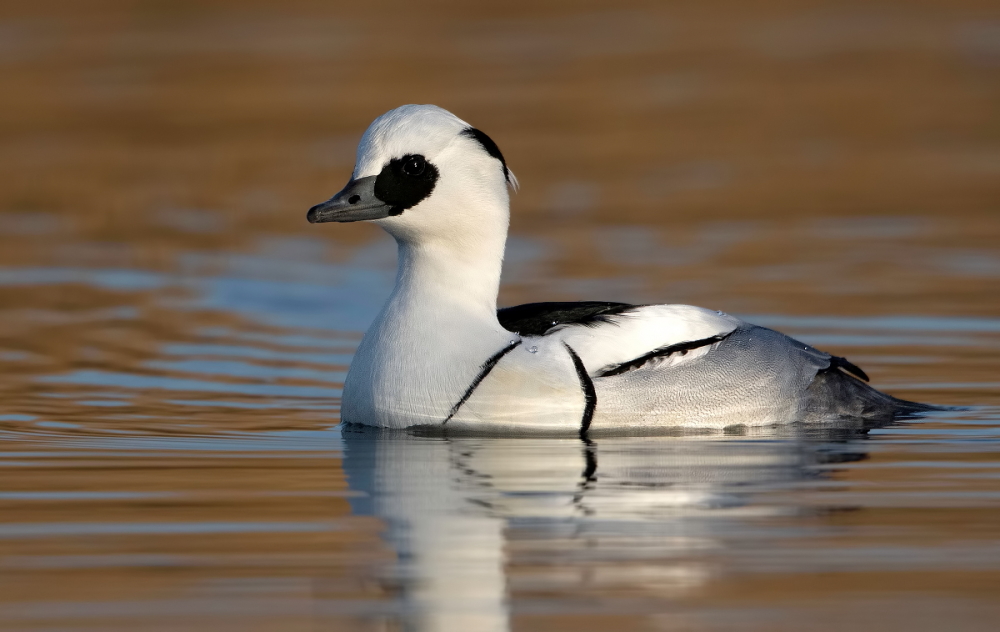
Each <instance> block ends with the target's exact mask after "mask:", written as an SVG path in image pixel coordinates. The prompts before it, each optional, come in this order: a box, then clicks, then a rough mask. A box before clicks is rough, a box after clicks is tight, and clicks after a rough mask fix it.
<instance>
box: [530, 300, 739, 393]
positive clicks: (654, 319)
mask: <svg viewBox="0 0 1000 632" xmlns="http://www.w3.org/2000/svg"><path fill="white" fill-rule="evenodd" d="M741 323H742V321H741V320H740V319H738V318H735V317H733V316H730V315H728V314H724V313H722V312H717V311H713V310H710V309H705V308H702V307H693V306H691V305H645V306H638V307H629V308H625V309H618V310H616V311H615V312H614V313H604V314H599V315H598V316H597V317H596V318H594V317H591V318H589V319H586V320H585V322H571V323H570V322H568V323H564V324H560V325H558V326H555V327H553V328H551V329H549V331H548V332H547V333H546V334H545V335H544V336H540V337H539V338H537V340H539V341H544V342H545V343H546V346H548V345H550V344H552V343H553V342H555V341H556V340H558V342H559V344H560V345H566V346H568V347H570V348H571V349H573V351H574V352H575V353H576V354H577V355H578V356H579V357H580V359H581V361H582V362H583V365H584V366H585V367H586V369H587V372H588V374H589V375H591V376H592V377H603V376H606V375H615V374H617V373H621V372H624V371H627V370H630V369H632V368H637V367H638V366H641V365H642V364H645V363H646V362H647V361H649V360H651V359H653V358H657V357H660V356H663V355H665V354H667V355H669V354H673V353H681V354H683V353H686V352H687V351H689V350H692V349H697V348H699V347H703V346H708V345H711V344H713V343H715V342H718V341H720V340H722V339H723V338H725V337H726V336H728V335H729V334H730V333H732V332H733V331H734V330H735V329H736V328H737V327H738V326H739V325H740V324H741ZM531 340H532V339H526V340H525V344H529V345H530V344H534V343H533V342H531Z"/></svg>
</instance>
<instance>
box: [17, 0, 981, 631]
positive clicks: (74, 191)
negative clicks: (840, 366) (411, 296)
mask: <svg viewBox="0 0 1000 632" xmlns="http://www.w3.org/2000/svg"><path fill="white" fill-rule="evenodd" d="M432 5H433V9H434V10H429V9H428V7H421V6H406V7H390V6H385V7H381V6H376V5H372V6H365V7H362V6H342V7H341V6H337V4H336V3H315V2H307V1H304V0H289V1H288V2H283V3H280V6H277V5H274V4H273V3H270V4H269V3H254V2H250V3H226V2H217V1H210V2H199V3H186V2H177V3H159V2H127V1H125V0H114V1H109V2H103V3H95V4H94V7H93V8H92V10H90V9H88V10H87V11H84V10H83V9H82V8H81V7H80V6H79V5H78V4H77V3H70V2H59V1H53V2H39V3H22V4H21V6H18V3H13V4H11V5H10V6H5V7H4V8H2V9H0V85H2V86H3V88H2V91H3V95H4V96H3V100H4V106H3V108H2V112H0V168H2V170H3V173H4V176H3V178H2V180H0V472H2V476H0V588H2V590H0V628H2V629H4V630H12V631H13V630H31V631H42V630H45V631H55V630H59V631H72V632H93V631H112V630H143V631H146V630H199V631H200V630H206V631H208V630H211V631H213V632H214V631H221V630H240V631H247V630H282V631H298V630H303V631H305V630H359V631H361V630H365V631H368V630H372V631H374V630H379V631H382V630H483V631H490V630H518V631H520V630H526V631H527V630H571V629H572V630H577V631H579V630H595V631H597V630H641V631H647V630H649V631H653V630H697V631H702V630H706V631H707V630H733V629H741V630H761V631H764V630H789V631H793V630H831V631H832V630H843V629H849V628H851V629H863V630H908V631H912V630H943V629H948V630H993V629H996V621H997V620H998V617H1000V599H998V597H1000V116H998V112H1000V29H998V24H1000V13H998V12H997V10H996V8H995V7H992V8H990V7H987V6H985V5H983V6H980V5H979V3H976V2H972V1H968V2H967V1H964V0H962V1H959V2H951V3H944V2H940V3H935V2H919V3H910V4H905V5H904V4H899V5H897V4H893V3H885V2H877V3H848V4H844V3H829V2H803V3H801V4H798V5H796V6H794V7H793V6H789V5H787V4H785V3H765V4H764V5H761V6H760V7H749V6H744V4H743V3H736V2H714V3H697V4H686V3H684V4H678V5H676V6H662V3H655V2H624V3H622V2H619V3H607V4H603V5H602V4H600V3H579V2H573V3H571V2H556V1H547V2H520V1H514V2H512V3H505V4H504V6H493V7H485V6H482V7H479V6H466V5H465V4H463V3H455V2H440V3H432ZM407 102H418V103H419V102H434V103H437V104H439V105H441V106H443V107H447V108H448V109H450V110H452V111H454V112H455V113H456V114H458V115H459V116H461V117H463V118H465V119H466V120H468V121H470V122H471V123H473V124H474V125H476V126H477V127H480V128H481V129H483V130H484V131H486V132H487V133H488V134H490V136H492V137H493V139H494V140H495V141H496V142H497V143H498V144H499V146H500V147H501V148H502V150H503V152H504V154H505V156H506V158H507V161H508V163H509V164H510V166H511V168H512V169H513V171H514V172H515V173H516V174H517V176H518V178H519V179H520V181H521V186H522V189H521V191H520V192H519V193H518V194H517V195H515V196H513V208H512V231H511V237H510V240H509V242H508V248H507V258H506V260H505V263H504V281H503V287H502V290H501V296H500V302H501V304H502V305H510V304H515V303H519V302H529V301H541V300H584V299H600V300H622V301H629V302H647V303H665V302H671V303H689V304H695V305H702V306H705V307H709V308H712V309H719V310H723V311H726V312H729V313H732V314H736V315H739V316H741V317H743V318H745V319H747V320H749V321H751V322H754V323H756V324H760V325H765V326H769V327H772V328H775V329H779V330H781V331H783V332H785V333H788V334H791V335H793V336H795V337H797V338H799V339H801V340H802V341H804V342H807V343H809V344H812V345H815V346H817V347H819V348H821V349H824V350H827V351H830V352H833V353H836V354H838V355H844V356H846V357H848V358H849V359H850V360H851V361H853V362H855V363H856V364H858V365H860V366H861V367H863V368H864V369H865V371H866V372H867V373H868V374H869V375H870V376H871V378H872V383H873V384H874V385H875V386H877V387H878V388H880V389H882V390H885V391H887V392H889V393H892V394H894V395H897V396H899V397H903V398H905V399H913V400H918V401H925V402H932V403H937V404H946V405H952V406H955V407H956V408H955V409H954V410H948V411H943V412H938V413H933V414H931V415H929V416H927V417H926V418H923V419H920V420H915V421H910V422H905V423H899V424H895V425H892V426H889V427H885V428H877V429H874V430H871V431H870V432H867V433H862V432H849V431H843V432H834V431H829V430H827V431H823V432H820V431H816V430H812V429H809V428H792V429H775V430H771V431H764V430H761V431H754V432H751V433H748V434H739V435H726V434H697V433H692V434H685V435H670V436H659V437H646V438H639V437H630V438H617V439H616V438H599V439H596V440H594V441H593V442H590V443H584V442H582V441H580V440H579V439H546V438H500V439H498V438H485V437H450V438H441V437H422V436H410V435H406V434H380V433H376V432H372V431H361V430H356V429H342V428H341V427H340V426H339V425H338V422H339V418H338V414H339V404H340V400H339V398H340V393H341V388H342V385H343V380H344V377H345V374H346V371H347V367H348V365H349V364H350V361H351V357H352V354H353V352H354V349H355V347H356V346H357V344H358V342H359V341H360V338H361V335H362V334H363V333H364V331H365V329H366V327H367V326H368V324H369V323H370V321H371V320H372V318H373V317H374V316H375V314H376V313H377V311H378V309H379V307H380V306H381V304H382V302H383V301H384V300H385V298H386V297H387V295H388V293H389V291H390V290H391V288H392V284H393V280H394V275H395V247H394V244H393V243H392V241H391V239H390V238H389V237H387V236H385V235H383V234H382V233H381V232H380V231H378V230H377V229H375V228H373V227H370V226H357V225H350V226H343V225H332V224H323V225H315V226H310V225H308V224H307V223H306V221H305V212H306V210H307V209H308V208H309V206H311V205H312V204H315V203H317V202H320V201H322V200H325V199H327V198H328V197H329V196H330V195H332V194H333V193H335V192H336V191H338V190H339V189H340V188H341V186H342V185H343V184H344V183H345V182H346V181H347V179H348V177H349V175H350V171H351V168H352V166H353V156H354V147H355V145H356V143H357V140H358V139H359V138H360V135H361V133H362V132H363V131H364V129H365V127H366V126H367V125H368V123H369V122H370V121H371V120H372V119H373V118H374V117H375V116H377V115H379V114H381V113H382V112H383V111H385V110H387V109H389V108H391V107H395V106H397V105H399V104H402V103H407ZM958 407H961V408H958Z"/></svg>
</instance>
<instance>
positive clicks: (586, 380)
mask: <svg viewBox="0 0 1000 632" xmlns="http://www.w3.org/2000/svg"><path fill="white" fill-rule="evenodd" d="M563 346H564V347H566V351H569V357H570V358H572V359H573V367H574V368H576V376H577V377H578V378H580V388H581V389H583V398H584V405H583V418H582V419H581V420H580V436H581V437H586V436H587V430H589V429H590V422H591V421H593V419H594V409H595V408H597V391H596V390H595V389H594V381H593V380H592V379H590V374H589V373H587V367H585V366H583V360H581V359H580V356H578V355H576V351H573V347H571V346H569V345H568V344H566V343H565V342H564V343H563Z"/></svg>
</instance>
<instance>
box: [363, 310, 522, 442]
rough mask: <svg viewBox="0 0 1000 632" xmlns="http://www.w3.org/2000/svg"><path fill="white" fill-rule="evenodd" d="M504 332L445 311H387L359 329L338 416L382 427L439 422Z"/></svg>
mask: <svg viewBox="0 0 1000 632" xmlns="http://www.w3.org/2000/svg"><path fill="white" fill-rule="evenodd" d="M501 332H502V333H501ZM510 337H511V336H510V334H508V333H507V332H503V331H502V329H499V327H497V328H496V330H494V329H491V328H489V327H480V328H474V327H470V326H469V323H468V322H467V321H465V322H463V321H460V320H458V319H454V318H448V317H447V315H442V314H434V313H428V314H424V315H423V317H416V315H414V314H410V317H409V318H399V317H398V316H394V315H393V314H391V313H390V314H388V315H387V317H385V318H380V319H379V320H378V321H376V323H374V324H373V326H372V328H371V329H369V331H368V332H367V333H366V334H365V337H364V339H363V340H362V342H361V345H360V346H359V347H358V351H357V353H356V354H355V357H354V359H353V361H352V362H351V368H350V370H349V372H348V375H347V381H346V383H345V385H344V398H343V417H344V419H345V420H346V421H349V422H352V423H363V424H367V425H378V426H382V427H397V428H401V427H406V426H412V425H421V424H431V425H434V424H439V423H441V422H443V421H444V419H445V418H447V416H448V414H449V412H450V411H451V409H452V407H453V406H454V405H455V403H456V402H458V401H459V400H460V399H461V397H462V395H463V393H464V392H465V391H466V390H467V389H468V388H469V385H470V384H471V383H472V381H473V380H474V379H475V378H476V376H477V375H478V372H479V371H480V369H481V367H482V364H483V362H485V361H486V360H487V359H488V358H489V357H490V356H491V355H492V354H493V353H495V352H496V350H497V349H498V348H501V347H502V346H503V345H505V344H507V343H508V342H509V338H510Z"/></svg>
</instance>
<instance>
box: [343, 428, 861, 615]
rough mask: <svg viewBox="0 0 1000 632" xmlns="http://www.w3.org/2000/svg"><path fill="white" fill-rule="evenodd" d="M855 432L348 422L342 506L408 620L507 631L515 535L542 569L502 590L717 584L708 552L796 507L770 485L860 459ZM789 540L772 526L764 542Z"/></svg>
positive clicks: (735, 543) (680, 588) (744, 540)
mask: <svg viewBox="0 0 1000 632" xmlns="http://www.w3.org/2000/svg"><path fill="white" fill-rule="evenodd" d="M864 436H865V431H864V430H857V431H837V432H829V433H823V432H815V431H812V432H806V431H799V432H795V431H785V432H783V433H782V434H776V433H760V434H756V435H754V436H739V437H734V436H724V435H702V436H691V435H688V436H683V435H682V436H659V437H615V438H601V439H597V440H594V441H588V442H583V441H581V440H579V439H568V438H537V437H532V438H489V437H474V436H449V437H435V436H416V435H412V434H407V433H402V432H386V431H376V430H372V429H366V428H361V427H349V428H345V429H344V430H343V440H344V460H343V467H344V472H345V474H346V477H347V480H348V484H349V486H350V488H351V490H352V491H354V492H355V493H356V495H355V496H353V497H352V499H351V508H352V512H353V513H354V514H355V515H371V516H376V517H378V518H380V519H382V520H383V521H384V522H385V524H386V525H387V532H386V538H387V539H388V541H389V544H390V545H391V546H392V547H393V549H395V551H396V554H397V555H398V563H397V564H396V566H395V567H394V568H393V569H392V571H391V572H390V575H391V580H392V581H393V582H395V583H397V585H398V587H399V590H400V593H401V594H400V600H401V602H402V604H403V605H402V613H403V617H404V619H405V621H406V622H407V627H406V629H413V630H507V629H508V627H509V625H510V612H509V608H508V604H509V601H510V591H511V589H512V578H511V577H509V576H508V568H509V567H510V566H511V565H512V563H513V561H512V560H511V559H510V551H511V548H512V547H514V548H517V543H516V541H517V540H519V539H520V540H525V539H526V540H528V541H529V542H531V541H535V542H537V541H539V540H540V541H542V542H543V543H544V544H545V546H543V547H537V546H535V547H532V546H531V545H530V544H529V546H528V550H529V551H530V555H529V556H527V557H528V559H527V560H519V563H521V564H523V563H527V564H528V565H529V566H540V567H547V568H548V569H549V570H548V572H546V571H545V570H543V571H542V572H540V573H539V572H534V573H529V577H528V578H527V580H526V581H520V582H518V581H515V582H514V585H513V587H514V588H517V587H518V586H520V587H528V588H531V589H532V590H552V591H558V592H559V593H560V594H574V593H576V592H578V591H579V590H580V589H584V588H595V587H596V588H600V587H602V584H607V586H604V587H605V588H607V587H612V588H615V589H619V590H620V589H631V590H633V591H638V592H639V593H642V592H644V591H648V590H650V589H653V588H655V589H656V590H657V591H658V593H659V596H660V597H661V598H662V597H669V596H671V595H673V596H677V595H679V594H682V593H686V592H689V591H691V590H693V589H697V588H698V587H701V586H703V585H705V584H706V583H708V582H709V581H710V580H711V579H712V578H713V569H712V562H711V559H710V557H708V556H706V555H705V552H707V551H713V550H727V549H731V548H734V547H736V548H739V547H747V546H756V545H757V544H758V543H757V542H755V540H757V539H758V538H753V537H748V535H749V534H748V531H754V529H753V527H752V525H750V521H754V520H759V519H762V518H775V517H789V516H794V515H796V514H798V513H801V512H803V511H807V510H806V509H803V508H802V507H797V506H795V505H794V504H788V503H787V502H785V503H769V502H768V501H767V500H766V496H764V495H765V494H766V492H773V491H775V490H787V489H788V488H790V487H794V486H796V485H800V484H803V483H808V482H811V481H812V482H820V481H822V479H823V476H824V474H823V472H824V471H825V470H824V469H823V468H822V466H824V465H829V464H833V463H843V462H848V461H858V460H862V459H864V458H866V456H867V455H866V453H865V451H864V449H863V445H862V444H861V443H860V442H859V441H857V439H860V438H863V437H864ZM762 496H764V497H762ZM808 511H815V510H814V509H811V510H808ZM798 530H799V531H801V530H802V527H798ZM793 535H794V532H793V531H792V530H787V529H786V530H781V529H779V530H773V529H772V530H770V531H768V532H767V534H766V536H764V537H767V538H786V537H790V536H793ZM522 548H523V547H522ZM531 549H534V550H531ZM595 559H605V560H614V562H615V564H614V566H611V567H609V568H605V569H603V571H602V572H601V573H597V574H595V573H593V572H589V571H588V570H587V569H586V568H580V567H579V562H580V561H581V560H595Z"/></svg>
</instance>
